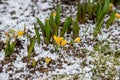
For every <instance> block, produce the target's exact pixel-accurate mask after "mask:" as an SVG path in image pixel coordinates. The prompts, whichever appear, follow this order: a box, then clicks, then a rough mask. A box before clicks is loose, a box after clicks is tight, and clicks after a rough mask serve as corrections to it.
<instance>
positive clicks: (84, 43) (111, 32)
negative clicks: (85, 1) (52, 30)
mask: <svg viewBox="0 0 120 80" xmlns="http://www.w3.org/2000/svg"><path fill="white" fill-rule="evenodd" d="M57 3H58V2H57V1H54V0H53V1H52V0H47V1H44V0H0V80H119V79H120V20H119V19H116V20H115V21H114V23H113V24H112V25H111V26H110V28H109V29H106V28H105V27H104V26H103V28H102V31H101V33H100V34H98V35H97V36H96V37H94V36H93V34H92V33H93V29H94V28H95V24H94V22H92V21H89V22H88V23H86V24H79V25H80V33H79V37H80V38H81V42H80V43H73V45H70V44H67V45H65V46H64V47H60V48H58V50H57V51H56V50H55V47H54V45H52V44H49V45H46V44H44V43H41V44H40V45H38V44H37V43H36V44H35V46H34V51H33V53H32V56H31V61H30V62H29V63H28V58H27V57H28V56H27V55H28V44H29V41H28V40H27V37H26V36H25V35H24V36H22V37H20V38H18V40H17V44H16V46H17V48H16V50H15V51H14V53H13V54H12V55H11V56H10V57H5V52H4V48H5V35H4V32H7V31H9V30H10V29H14V30H15V31H17V30H19V29H20V30H23V29H24V26H26V30H27V32H28V33H29V34H30V35H31V36H33V35H35V31H34V29H33V28H34V23H36V17H38V18H39V19H40V20H41V21H42V22H44V21H45V19H46V18H47V17H49V16H50V13H51V12H52V11H55V10H56V8H57V7H56V6H57ZM76 8H77V6H76V1H72V2H69V3H65V2H63V3H61V9H62V10H61V18H62V19H61V20H62V21H64V20H65V18H66V16H72V18H73V19H75V14H76ZM107 17H108V16H106V18H107ZM41 37H42V36H41ZM66 39H67V40H68V41H69V40H70V39H71V37H70V36H69V35H67V34H66ZM95 46H99V50H96V49H95ZM103 48H104V49H103ZM47 57H48V58H50V59H51V61H50V63H49V64H47V63H46V61H45V59H46V58H47ZM33 61H35V63H36V66H35V67H34V66H33V63H32V62H33Z"/></svg>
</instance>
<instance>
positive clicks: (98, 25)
mask: <svg viewBox="0 0 120 80" xmlns="http://www.w3.org/2000/svg"><path fill="white" fill-rule="evenodd" d="M102 24H103V20H102V21H101V22H100V23H98V24H97V25H96V27H95V29H94V33H93V35H94V36H97V34H98V33H99V32H100V30H101V28H102Z"/></svg>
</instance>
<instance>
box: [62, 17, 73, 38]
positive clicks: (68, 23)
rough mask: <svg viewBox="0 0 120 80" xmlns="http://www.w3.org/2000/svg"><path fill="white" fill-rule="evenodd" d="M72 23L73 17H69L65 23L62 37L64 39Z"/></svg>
mask: <svg viewBox="0 0 120 80" xmlns="http://www.w3.org/2000/svg"><path fill="white" fill-rule="evenodd" d="M71 21H72V18H71V17H67V19H66V20H65V22H64V25H63V28H62V31H61V37H63V36H64V34H65V32H67V30H68V27H70V25H71Z"/></svg>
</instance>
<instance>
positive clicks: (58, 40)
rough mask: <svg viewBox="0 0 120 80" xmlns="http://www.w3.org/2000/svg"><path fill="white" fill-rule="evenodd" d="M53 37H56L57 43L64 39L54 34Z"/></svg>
mask: <svg viewBox="0 0 120 80" xmlns="http://www.w3.org/2000/svg"><path fill="white" fill-rule="evenodd" d="M53 38H54V40H55V42H56V43H57V44H60V43H61V41H62V40H63V38H62V37H57V36H55V35H54V36H53Z"/></svg>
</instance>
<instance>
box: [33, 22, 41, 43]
mask: <svg viewBox="0 0 120 80" xmlns="http://www.w3.org/2000/svg"><path fill="white" fill-rule="evenodd" d="M34 30H35V33H36V36H37V39H38V44H40V34H39V31H38V29H37V27H36V25H35V24H34Z"/></svg>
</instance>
